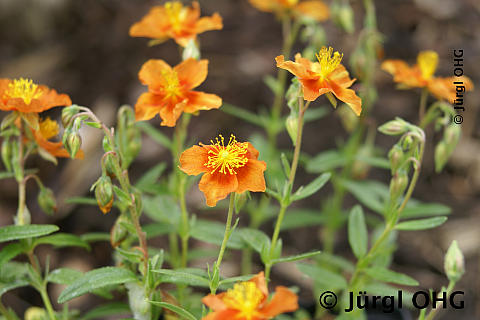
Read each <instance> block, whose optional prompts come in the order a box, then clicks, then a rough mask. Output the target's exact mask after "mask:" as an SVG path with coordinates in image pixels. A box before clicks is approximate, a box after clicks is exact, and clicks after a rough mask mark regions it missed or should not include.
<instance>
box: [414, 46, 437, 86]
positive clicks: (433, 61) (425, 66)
mask: <svg viewBox="0 0 480 320" xmlns="http://www.w3.org/2000/svg"><path fill="white" fill-rule="evenodd" d="M417 63H418V67H419V68H420V72H421V73H422V78H423V79H425V80H429V79H430V78H432V76H433V74H434V73H435V70H436V69H437V64H438V54H437V53H436V52H435V51H422V52H420V53H419V54H418V57H417Z"/></svg>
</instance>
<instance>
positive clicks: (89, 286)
mask: <svg viewBox="0 0 480 320" xmlns="http://www.w3.org/2000/svg"><path fill="white" fill-rule="evenodd" d="M136 280H137V278H136V276H135V274H134V273H133V272H132V271H130V270H127V269H125V268H120V267H103V268H100V269H95V270H92V271H89V272H87V273H85V274H84V275H83V276H82V277H81V278H79V279H77V280H75V281H74V282H73V283H72V284H71V285H69V286H68V287H67V288H65V290H63V292H62V293H61V294H60V296H59V297H58V303H65V302H67V301H69V300H71V299H73V298H76V297H79V296H81V295H84V294H85V293H88V292H91V291H93V290H95V289H98V288H103V287H105V286H109V285H114V284H122V283H125V282H131V281H136Z"/></svg>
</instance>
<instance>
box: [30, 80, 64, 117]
mask: <svg viewBox="0 0 480 320" xmlns="http://www.w3.org/2000/svg"><path fill="white" fill-rule="evenodd" d="M38 90H42V92H43V94H42V95H41V96H40V97H39V98H38V101H39V105H40V108H37V107H34V104H33V102H34V101H35V100H36V99H33V100H32V103H31V104H30V105H32V106H31V109H30V111H29V112H42V111H45V110H48V109H50V108H53V107H59V106H69V105H71V104H72V100H70V97H69V96H68V95H66V94H63V93H62V94H59V93H57V91H55V90H54V89H49V88H48V87H47V86H39V87H38Z"/></svg>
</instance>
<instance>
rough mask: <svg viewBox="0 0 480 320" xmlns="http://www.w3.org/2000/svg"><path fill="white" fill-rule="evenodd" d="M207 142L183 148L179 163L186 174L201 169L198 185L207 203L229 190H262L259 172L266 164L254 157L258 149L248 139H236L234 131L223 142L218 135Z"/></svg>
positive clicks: (229, 191)
mask: <svg viewBox="0 0 480 320" xmlns="http://www.w3.org/2000/svg"><path fill="white" fill-rule="evenodd" d="M210 142H211V145H204V144H202V143H200V146H193V147H191V148H190V149H187V150H185V151H184V152H183V153H182V154H181V156H180V166H179V167H180V170H182V171H183V172H185V173H186V174H189V175H198V174H201V173H204V175H203V176H202V179H201V180H200V183H199V185H198V186H199V189H200V191H202V192H203V193H204V194H205V197H206V198H207V205H208V206H210V207H214V206H215V205H216V204H217V201H218V200H222V199H225V198H226V197H227V195H228V194H230V193H231V192H236V193H242V192H244V191H247V190H249V191H254V192H264V191H265V178H264V176H263V172H264V171H265V169H266V168H267V165H266V163H265V162H264V161H259V160H257V159H258V151H257V150H256V149H255V148H254V147H253V146H252V145H251V144H250V143H249V142H237V140H236V139H235V136H234V135H231V136H230V140H229V141H228V144H227V145H226V146H225V141H224V139H223V136H222V135H220V140H219V139H218V138H216V142H213V141H212V140H211V141H210Z"/></svg>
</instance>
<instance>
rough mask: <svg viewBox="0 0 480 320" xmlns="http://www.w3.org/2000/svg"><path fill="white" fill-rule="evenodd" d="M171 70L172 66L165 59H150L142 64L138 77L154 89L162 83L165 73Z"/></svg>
mask: <svg viewBox="0 0 480 320" xmlns="http://www.w3.org/2000/svg"><path fill="white" fill-rule="evenodd" d="M171 71H172V68H171V67H170V66H169V65H168V63H166V62H165V61H163V60H161V59H150V60H148V61H147V62H145V63H144V64H143V66H142V68H141V69H140V72H139V73H138V78H139V79H140V81H141V82H142V83H143V84H145V85H148V87H149V88H152V89H155V88H158V87H159V86H162V85H163V83H164V75H165V73H166V72H171Z"/></svg>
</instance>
